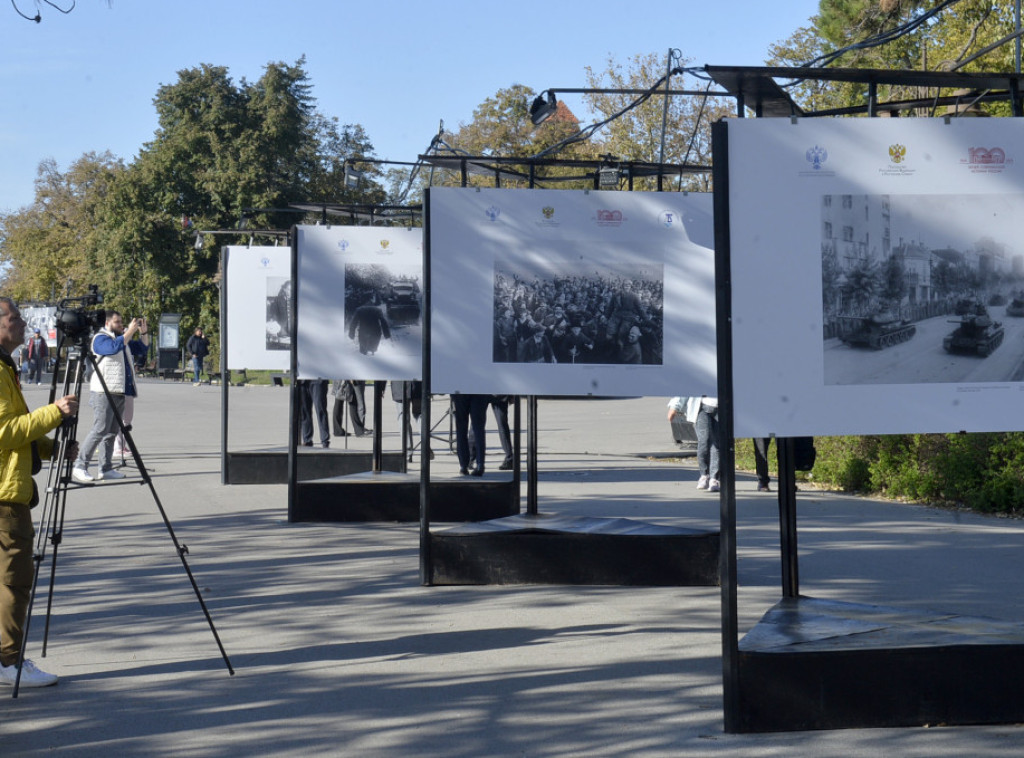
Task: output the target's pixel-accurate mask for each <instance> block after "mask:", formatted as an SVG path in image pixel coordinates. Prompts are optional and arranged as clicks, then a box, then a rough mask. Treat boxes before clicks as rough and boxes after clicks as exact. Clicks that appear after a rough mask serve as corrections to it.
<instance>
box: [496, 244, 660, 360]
mask: <svg viewBox="0 0 1024 758" xmlns="http://www.w3.org/2000/svg"><path fill="white" fill-rule="evenodd" d="M664 294H665V281H664V267H663V266H662V265H661V264H650V265H646V266H643V267H637V268H622V269H617V268H615V267H614V266H609V265H602V264H594V263H592V262H589V261H587V262H585V263H584V262H581V261H579V260H564V261H550V260H548V261H545V262H544V267H543V270H541V269H539V268H537V269H533V268H531V267H530V266H529V264H525V263H516V264H512V263H510V262H507V261H505V262H503V261H495V264H494V311H493V327H494V336H493V343H492V344H493V361H494V363H548V364H556V363H560V364H604V365H629V364H634V365H649V366H660V365H662V362H663V356H662V347H663V341H664V314H663V310H664V309H663V304H664Z"/></svg>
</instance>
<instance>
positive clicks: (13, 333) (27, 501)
mask: <svg viewBox="0 0 1024 758" xmlns="http://www.w3.org/2000/svg"><path fill="white" fill-rule="evenodd" d="M24 341H25V320H24V319H22V317H21V312H20V311H19V310H18V306H17V305H15V304H14V302H13V301H12V300H10V299H9V298H5V297H0V684H14V682H15V680H16V679H17V676H18V659H19V657H20V656H21V648H22V639H23V636H24V630H25V621H26V618H27V615H28V604H29V596H30V594H31V592H32V580H33V577H34V574H35V571H34V567H33V560H32V550H33V538H34V537H35V529H34V527H33V526H32V511H31V508H32V506H33V505H35V504H36V502H37V501H38V500H39V495H38V492H37V490H36V487H35V483H34V482H33V481H32V474H34V473H35V471H34V470H33V469H34V468H36V466H35V461H34V459H36V456H35V455H34V454H37V455H38V459H42V458H49V457H50V456H51V454H52V453H53V440H52V439H49V438H48V437H46V434H47V433H49V432H51V431H53V430H54V429H56V428H57V427H58V426H60V423H61V421H62V420H63V419H64V418H66V417H70V416H74V415H75V414H76V413H77V412H78V399H77V398H76V397H75V396H74V395H67V396H65V397H62V398H60V399H59V400H58V401H57V402H55V403H53V404H51V405H46V406H43V407H42V408H37V409H36V410H34V411H32V412H31V413H30V412H29V410H28V405H27V404H26V403H25V397H24V396H23V395H22V394H21V386H20V384H19V382H18V374H17V370H16V369H15V366H14V361H13V359H12V358H11V352H12V351H13V350H15V349H17V347H18V346H19V345H21V344H22V343H23V342H24ZM69 447H74V446H73V445H72V446H69ZM68 453H69V454H70V453H71V451H70V450H69V451H68ZM38 459H36V460H38ZM56 683H57V677H56V676H54V675H53V674H48V673H46V672H45V671H41V670H40V669H39V668H38V667H37V666H36V665H35V664H34V663H33V662H32V661H30V660H25V661H23V662H22V666H21V681H20V682H19V686H21V687H46V686H48V685H51V684H56Z"/></svg>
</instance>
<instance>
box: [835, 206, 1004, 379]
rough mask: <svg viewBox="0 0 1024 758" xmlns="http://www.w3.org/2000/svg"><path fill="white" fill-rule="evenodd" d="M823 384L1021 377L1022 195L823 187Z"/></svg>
mask: <svg viewBox="0 0 1024 758" xmlns="http://www.w3.org/2000/svg"><path fill="white" fill-rule="evenodd" d="M821 206H822V241H821V271H822V277H821V286H822V312H823V314H824V319H823V321H824V336H825V340H824V365H825V383H826V384H918V383H922V382H947V383H948V382H953V383H961V382H1003V381H1020V380H1021V379H1022V378H1024V254H1022V249H1021V244H1020V242H1019V238H1020V235H1019V232H1018V231H1017V230H1016V229H1015V226H1016V225H1017V224H1016V220H1017V219H1020V218H1021V213H1022V212H1024V195H831V194H830V195H824V196H823V197H822V203H821Z"/></svg>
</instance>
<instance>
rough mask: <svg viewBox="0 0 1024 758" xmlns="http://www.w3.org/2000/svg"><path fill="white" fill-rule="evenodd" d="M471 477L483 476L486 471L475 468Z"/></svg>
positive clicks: (471, 472) (470, 473)
mask: <svg viewBox="0 0 1024 758" xmlns="http://www.w3.org/2000/svg"><path fill="white" fill-rule="evenodd" d="M469 475H470V476H483V475H484V470H483V469H482V468H475V469H473V470H472V471H470V472H469Z"/></svg>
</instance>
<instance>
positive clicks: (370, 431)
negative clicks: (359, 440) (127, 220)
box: [356, 429, 373, 437]
mask: <svg viewBox="0 0 1024 758" xmlns="http://www.w3.org/2000/svg"><path fill="white" fill-rule="evenodd" d="M369 434H373V429H363V431H361V432H356V436H357V437H366V436H367V435H369Z"/></svg>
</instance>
